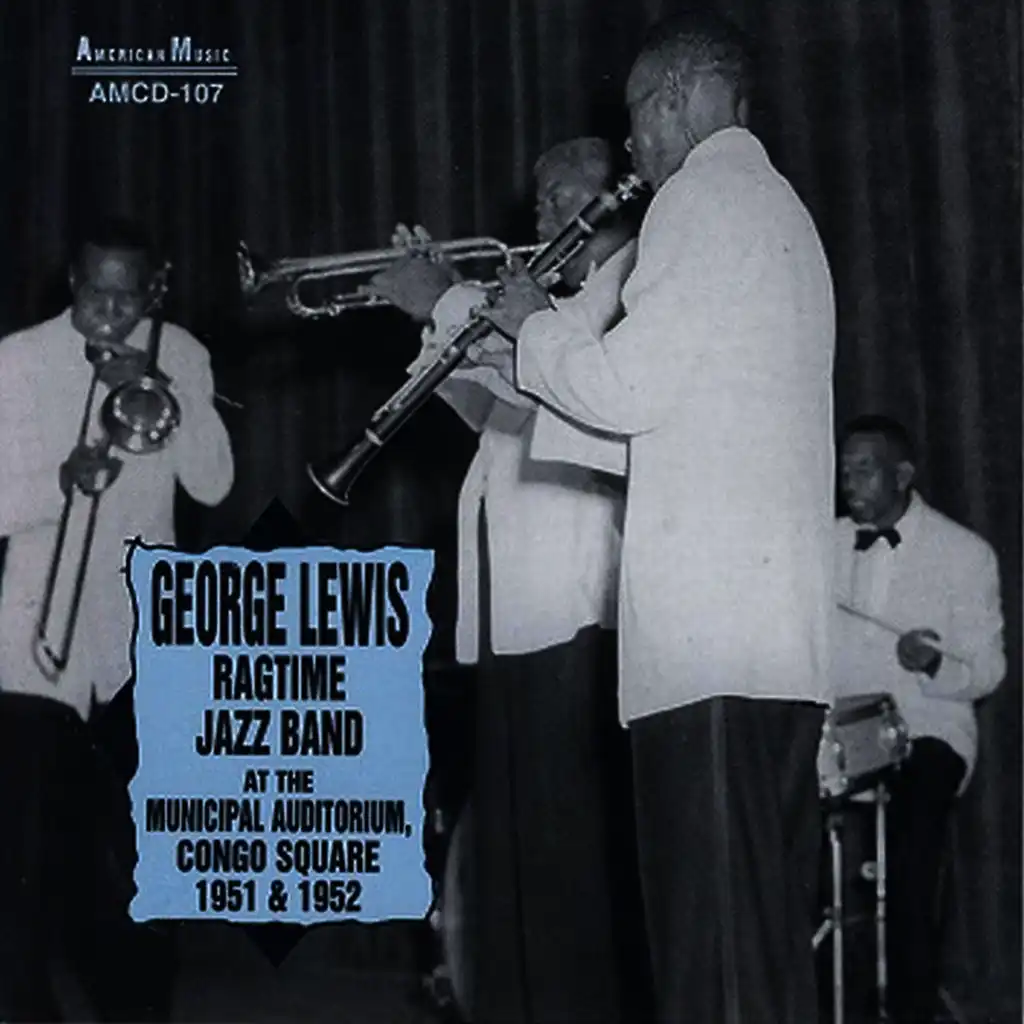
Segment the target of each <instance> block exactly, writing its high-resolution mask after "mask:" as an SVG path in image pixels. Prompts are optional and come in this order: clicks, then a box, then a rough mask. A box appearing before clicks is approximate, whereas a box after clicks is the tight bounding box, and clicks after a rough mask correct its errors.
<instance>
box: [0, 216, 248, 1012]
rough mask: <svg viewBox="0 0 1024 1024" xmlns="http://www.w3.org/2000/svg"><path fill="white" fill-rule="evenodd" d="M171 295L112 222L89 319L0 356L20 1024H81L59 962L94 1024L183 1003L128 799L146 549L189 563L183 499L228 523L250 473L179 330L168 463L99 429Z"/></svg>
mask: <svg viewBox="0 0 1024 1024" xmlns="http://www.w3.org/2000/svg"><path fill="white" fill-rule="evenodd" d="M155 277H156V263H155V261H154V256H153V252H152V250H151V248H150V246H149V244H148V242H147V240H146V239H145V237H144V235H143V234H141V233H140V232H139V231H138V230H137V229H136V228H135V227H134V226H132V225H130V224H127V223H123V222H120V221H109V222H103V223H101V224H99V225H98V226H96V227H95V228H93V229H92V230H91V231H89V232H88V233H87V234H86V236H85V237H84V239H83V240H82V243H81V245H80V246H79V247H78V248H77V250H76V251H75V253H74V255H73V259H72V262H71V266H70V269H69V285H70V290H71V305H70V306H69V308H67V309H65V310H64V312H62V313H61V314H60V315H59V316H56V317H54V318H53V319H51V320H47V321H45V322H44V323H40V324H38V325H36V326H34V327H30V328H28V329H27V330H24V331H20V332H18V333H16V334H12V335H10V336H8V337H6V338H4V339H3V340H2V341H0V439H2V441H0V535H5V536H7V537H8V538H9V541H8V551H7V560H6V566H5V571H4V577H3V581H2V593H0V708H2V710H0V774H2V778H3V783H2V784H0V820H3V822H4V834H5V841H4V842H3V843H2V844H0V944H2V947H0V962H2V963H3V965H4V966H3V970H2V971H0V1018H2V1019H4V1020H59V1019H67V1018H66V1017H64V1016H63V1015H62V1011H61V1007H60V1006H57V1005H54V999H55V996H54V991H53V986H52V973H53V964H54V963H55V962H58V961H59V962H62V963H64V964H65V965H66V966H67V967H69V968H70V969H71V970H72V971H73V973H74V975H75V976H76V977H77V978H78V981H79V983H80V985H81V987H82V988H83V989H84V991H85V995H86V997H87V998H88V999H89V1001H90V1002H91V1003H92V1004H93V1009H94V1011H95V1013H96V1014H97V1016H96V1017H94V1018H92V1019H100V1020H111V1019H134V1020H139V1019H153V1017H154V1015H159V1014H160V1013H161V1012H162V1011H161V1007H160V1006H159V1003H160V999H159V998H158V997H157V993H158V992H159V991H160V990H161V989H163V990H164V992H165V993H166V991H167V986H166V985H163V984H162V980H161V978H160V977H158V976H157V974H155V973H154V970H155V966H154V962H153V961H150V959H149V952H156V951H155V949H151V945H152V943H151V940H152V939H153V936H152V935H151V933H150V932H149V930H148V929H144V928H136V926H134V925H133V924H132V922H131V920H130V918H129V916H128V903H129V900H130V897H131V894H132V874H131V872H132V870H133V864H134V858H135V850H134V827H133V825H132V822H131V816H130V805H129V801H128V793H127V784H128V782H129V781H130V779H131V777H132V776H133V775H134V772H135V767H136V762H137V750H136V746H135V743H136V741H135V724H134V713H133V708H132V691H131V686H130V683H129V682H128V681H129V679H130V676H131V671H132V668H131V662H130V647H129V645H130V642H131V636H132V627H133V613H132V607H131V603H130V595H129V593H128V590H127V587H126V585H125V579H124V576H123V568H124V565H125V555H126V541H128V540H130V539H133V538H135V537H141V538H142V539H143V540H145V541H147V542H149V543H161V544H172V543H173V542H174V499H175V489H176V486H177V484H179V483H180V484H181V485H182V486H183V487H184V488H185V490H186V491H187V492H188V493H189V494H190V495H191V496H192V497H193V498H194V499H196V500H197V501H199V502H201V503H203V504H206V505H214V504H217V503H218V502H220V501H221V500H222V499H223V498H224V497H225V496H226V494H227V492H228V490H229V489H230V487H231V484H232V480H233V461H232V453H231V446H230V442H229V438H228V434H227V430H226V429H225V426H224V424H223V423H222V421H221V419H220V417H219V415H218V413H217V411H216V410H215V408H214V406H213V378H212V375H211V370H210V359H209V355H208V353H207V351H206V349H205V348H204V347H203V345H202V344H201V343H200V342H199V341H198V340H197V339H196V338H194V337H193V336H192V335H191V334H189V333H188V332H187V331H185V330H183V329H182V328H181V327H178V326H176V325H174V324H171V323H165V324H163V327H162V331H161V332H160V334H159V338H160V346H159V356H158V359H159V363H158V367H157V368H158V369H159V370H161V371H163V372H164V373H166V375H167V377H168V378H170V385H169V386H170V388H171V390H172V391H173V395H174V398H175V399H176V401H177V403H178V406H179V407H180V426H179V428H178V429H177V431H176V432H175V433H174V435H173V436H172V437H170V439H169V441H168V443H167V444H166V446H165V447H164V448H163V449H162V450H160V451H156V452H152V453H148V454H145V455H132V454H127V453H126V452H118V451H117V450H116V449H110V448H109V446H108V445H106V444H104V443H103V435H104V428H103V426H102V425H101V422H100V419H99V415H98V413H99V408H100V405H101V402H100V401H97V402H96V403H95V406H93V407H92V408H93V415H92V418H91V419H90V418H89V416H88V415H87V414H83V406H84V407H85V408H86V409H89V408H90V406H89V405H88V404H87V402H88V399H87V396H91V395H92V394H93V392H92V391H91V390H90V388H91V387H93V382H94V375H95V373H96V371H95V366H96V364H98V363H99V362H106V361H110V365H111V367H112V370H111V372H110V373H109V374H107V375H106V376H105V377H104V378H103V379H102V380H101V382H100V383H98V384H97V385H96V390H97V391H98V394H97V395H96V397H97V399H100V400H101V399H102V397H103V395H104V394H105V393H107V391H108V389H109V387H110V386H116V384H117V382H118V380H119V379H124V380H128V379H131V377H132V375H133V374H135V373H138V372H139V370H140V367H141V366H142V355H141V353H142V352H143V350H144V349H145V348H146V346H147V342H148V339H149V338H150V337H151V334H150V326H151V323H150V320H149V318H147V316H146V313H147V307H148V305H149V302H150V299H151V297H152V294H153V292H152V289H153V285H154V281H155ZM115 364H116V365H115ZM118 367H120V368H121V370H120V372H118V370H117V368H118ZM96 379H97V380H100V378H99V377H98V376H97V377H96ZM98 492H102V497H101V500H100V501H99V504H98V506H97V513H96V520H95V533H94V535H93V542H92V544H91V548H90V549H89V550H88V553H87V559H88V560H87V562H86V574H85V579H84V586H83V589H82V591H81V601H80V608H81V611H80V616H79V619H78V626H77V629H76V631H75V633H74V639H73V643H72V645H71V648H70V657H69V659H68V662H67V665H66V667H65V668H64V671H63V672H62V673H61V674H60V675H59V677H58V678H56V679H53V678H52V677H50V676H48V675H47V673H46V672H45V671H44V668H43V666H42V665H41V664H40V663H39V662H38V661H37V660H36V657H35V656H34V640H35V633H36V630H37V623H38V621H39V616H40V606H41V602H42V600H43V595H44V591H45V590H46V589H47V579H48V575H49V572H48V570H49V568H50V565H51V562H52V561H53V560H54V556H55V553H56V548H57V545H56V543H55V542H56V535H57V523H58V518H59V517H60V514H61V509H62V507H63V506H64V504H65V501H66V499H67V497H68V495H70V496H71V501H70V504H69V506H68V507H69V508H70V509H71V510H72V511H71V515H70V517H69V519H68V530H67V538H66V543H65V545H64V556H65V558H66V559H67V560H69V561H71V562H73V561H74V559H76V558H77V557H78V556H79V555H80V554H82V553H83V550H84V548H83V544H82V541H83V538H84V535H85V534H84V528H83V525H82V522H83V519H84V516H83V514H82V509H83V508H84V507H85V506H87V505H88V501H89V498H90V496H91V495H95V494H97V493H98ZM79 498H82V499H83V500H82V501H81V502H78V499H79ZM71 575H72V574H70V573H68V572H66V571H62V572H60V573H58V575H57V579H58V580H64V581H65V583H64V584H63V585H62V586H58V587H57V592H55V594H54V601H53V607H54V609H55V617H56V618H57V619H58V620H59V619H60V617H61V616H62V615H66V614H67V610H68V608H69V607H70V598H69V595H68V589H69V588H68V586H67V582H66V581H67V580H68V579H69V578H70V577H71ZM58 627H59V623H58ZM111 863H115V864H116V865H117V868H116V870H115V869H110V868H109V865H110V864H111ZM166 980H167V979H166V978H164V979H163V981H164V982H165V981H166ZM163 1010H164V1011H165V1010H166V1007H164V1008H163Z"/></svg>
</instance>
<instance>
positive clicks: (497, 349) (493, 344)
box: [466, 331, 516, 373]
mask: <svg viewBox="0 0 1024 1024" xmlns="http://www.w3.org/2000/svg"><path fill="white" fill-rule="evenodd" d="M515 351H516V350H515V347H514V346H513V345H512V343H511V342H510V341H509V340H508V339H507V338H505V337H504V335H501V334H498V333H497V332H496V331H495V332H492V333H490V334H488V335H487V336H486V337H484V338H481V339H480V340H479V341H475V342H473V344H472V345H470V346H469V349H468V350H467V352H466V362H467V363H471V364H473V365H474V366H493V367H494V368H495V369H497V370H500V371H502V372H503V373H511V370H512V366H513V364H514V362H515Z"/></svg>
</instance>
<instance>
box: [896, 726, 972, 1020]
mask: <svg viewBox="0 0 1024 1024" xmlns="http://www.w3.org/2000/svg"><path fill="white" fill-rule="evenodd" d="M966 769H967V766H966V765H965V764H964V761H963V759H962V758H961V757H960V756H959V755H958V754H957V753H956V752H955V751H954V750H953V749H952V748H951V747H950V746H949V745H948V744H946V743H944V742H942V740H938V739H933V738H921V739H915V740H914V741H913V744H912V749H911V754H910V757H909V758H908V759H907V761H905V762H904V764H903V765H902V767H901V768H900V770H899V772H897V773H896V774H895V775H894V777H893V780H892V782H891V784H890V787H891V788H890V801H889V807H888V819H887V829H888V833H887V838H888V843H889V848H888V854H889V885H888V908H887V910H888V936H887V944H886V945H887V953H888V959H889V1013H890V1017H891V1019H892V1021H893V1024H932V1021H934V1019H935V1012H936V1010H937V1009H938V1005H937V1004H938V989H939V981H940V968H941V940H942V930H941V927H940V923H941V918H940V907H941V900H940V896H941V894H940V876H941V873H942V865H943V861H944V858H945V855H946V850H947V843H946V840H947V829H948V827H949V818H950V814H951V812H952V810H953V806H954V801H955V800H956V793H957V788H958V787H959V785H960V783H961V781H962V780H963V777H964V772H965V771H966Z"/></svg>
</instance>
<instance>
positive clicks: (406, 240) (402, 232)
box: [391, 223, 415, 249]
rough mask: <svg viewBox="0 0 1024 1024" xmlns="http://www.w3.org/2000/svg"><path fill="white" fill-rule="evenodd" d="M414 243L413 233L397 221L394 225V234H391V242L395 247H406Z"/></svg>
mask: <svg viewBox="0 0 1024 1024" xmlns="http://www.w3.org/2000/svg"><path fill="white" fill-rule="evenodd" d="M414 243H415V235H414V234H413V232H412V231H410V230H409V228H408V227H406V225H405V224H402V223H398V224H397V225H396V226H395V231H394V234H393V235H392V236H391V244H392V245H393V246H394V247H395V248H396V249H407V248H409V247H410V246H411V245H413V244H414Z"/></svg>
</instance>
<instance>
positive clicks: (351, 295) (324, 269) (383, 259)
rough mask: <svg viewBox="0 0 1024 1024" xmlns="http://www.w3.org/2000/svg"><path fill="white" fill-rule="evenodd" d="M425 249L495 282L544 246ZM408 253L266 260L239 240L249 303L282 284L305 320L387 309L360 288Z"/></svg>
mask: <svg viewBox="0 0 1024 1024" xmlns="http://www.w3.org/2000/svg"><path fill="white" fill-rule="evenodd" d="M425 248H426V250H427V251H428V252H432V253H435V252H436V253H438V254H440V255H441V256H443V257H444V258H445V259H446V260H447V261H448V262H449V263H451V264H452V265H453V266H455V267H457V268H459V269H460V271H469V270H472V271H474V275H473V276H477V277H479V278H482V279H484V280H487V281H491V280H493V279H494V277H495V273H496V271H497V270H498V268H499V267H502V266H508V265H509V263H510V261H511V259H512V257H513V256H519V257H521V258H523V259H527V260H528V259H529V258H530V257H531V256H533V255H535V254H536V253H537V252H539V251H540V250H541V249H542V248H543V246H542V245H520V246H508V245H505V244H504V243H503V242H500V241H498V240H497V239H496V238H464V239H457V240H455V241H449V242H431V243H428V245H427V246H426V247H425ZM410 251H415V250H409V249H371V250H367V251H365V252H353V253H344V254H341V255H337V256H311V257H308V258H305V259H295V258H289V259H279V260H276V261H274V262H266V261H263V260H260V259H259V258H258V257H255V256H254V255H253V254H252V253H250V251H249V247H248V246H247V245H246V244H245V242H240V243H239V245H238V253H237V258H238V280H239V285H240V286H241V290H242V295H243V296H244V297H245V299H246V300H247V301H249V302H251V301H252V300H253V299H255V298H256V296H257V295H259V294H260V293H261V292H263V291H265V290H266V289H267V288H270V287H272V286H275V285H279V286H282V287H284V288H285V289H286V291H285V305H286V307H287V308H288V311H289V312H290V313H291V314H292V315H293V316H296V317H299V318H301V319H314V318H320V317H335V316H340V315H341V314H342V313H346V312H348V311H349V310H352V309H369V308H372V307H374V306H386V305H387V304H388V303H387V300H385V299H382V298H380V297H379V296H376V295H367V294H365V293H363V292H362V291H360V286H362V285H366V284H368V283H369V281H370V279H371V278H372V277H373V276H374V275H375V274H378V273H380V271H382V270H385V269H387V267H389V266H390V265H391V264H392V263H394V262H395V261H396V260H398V259H400V258H401V257H402V256H405V255H407V254H408V253H409V252H410ZM335 283H337V284H335ZM315 285H319V286H320V289H319V290H320V291H321V293H322V295H321V297H320V298H319V299H316V298H315V297H314V296H312V295H310V294H308V293H309V292H310V291H311V290H313V289H311V288H310V286H315ZM338 285H340V286H341V287H338ZM304 291H305V292H306V293H307V294H306V295H304V294H303V292H304Z"/></svg>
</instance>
